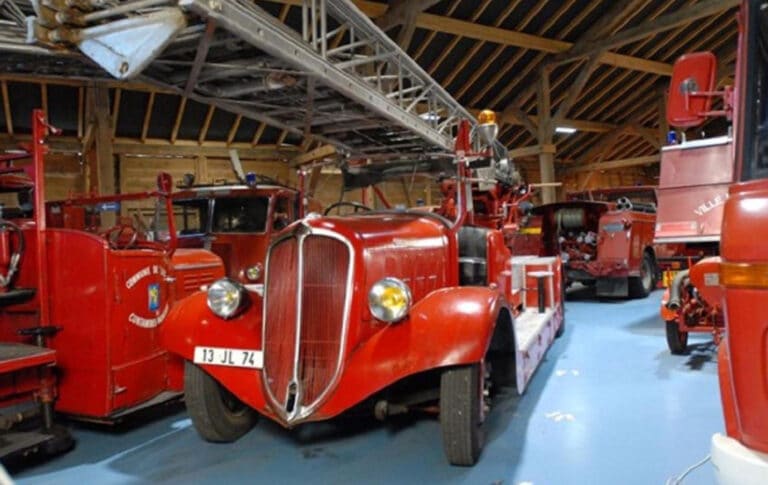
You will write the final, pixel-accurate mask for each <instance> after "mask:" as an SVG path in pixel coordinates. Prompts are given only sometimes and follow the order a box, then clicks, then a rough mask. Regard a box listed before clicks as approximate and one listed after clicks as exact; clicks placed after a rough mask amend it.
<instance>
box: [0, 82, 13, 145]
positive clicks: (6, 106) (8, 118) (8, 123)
mask: <svg viewBox="0 0 768 485" xmlns="http://www.w3.org/2000/svg"><path fill="white" fill-rule="evenodd" d="M0 91H2V95H3V112H4V113H5V131H7V132H8V134H9V135H11V136H13V115H12V114H11V100H10V97H9V96H8V83H7V82H6V81H5V80H3V81H2V82H0Z"/></svg>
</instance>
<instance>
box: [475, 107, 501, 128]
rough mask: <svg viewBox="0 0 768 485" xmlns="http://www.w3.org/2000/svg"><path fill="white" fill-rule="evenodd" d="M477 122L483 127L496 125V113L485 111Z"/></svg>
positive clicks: (478, 116) (478, 117)
mask: <svg viewBox="0 0 768 485" xmlns="http://www.w3.org/2000/svg"><path fill="white" fill-rule="evenodd" d="M477 122H478V123H480V124H481V125H495V124H496V112H495V111H493V110H490V109H484V110H482V111H481V112H480V114H479V115H477Z"/></svg>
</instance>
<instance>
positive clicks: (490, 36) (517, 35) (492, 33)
mask: <svg viewBox="0 0 768 485" xmlns="http://www.w3.org/2000/svg"><path fill="white" fill-rule="evenodd" d="M710 1H711V0H710ZM727 1H728V2H733V1H736V0H727ZM277 3H284V4H290V5H301V0H277ZM353 3H354V4H355V5H356V6H357V7H358V8H359V9H360V10H361V11H363V12H364V13H365V14H366V15H368V16H369V17H374V18H376V17H380V16H381V15H384V14H385V13H386V11H387V8H388V7H387V5H386V4H384V3H378V2H373V1H370V0H353ZM416 27H418V28H421V29H427V30H433V31H437V32H444V33H446V34H453V35H460V36H463V37H468V38H471V39H475V40H482V41H485V42H494V43H496V44H504V45H507V46H515V47H523V48H525V49H534V50H538V51H542V52H548V53H551V54H559V53H561V52H564V51H567V50H569V49H570V48H571V47H572V46H573V43H571V42H566V41H562V40H556V39H550V38H547V37H543V36H539V35H532V34H526V33H525V32H517V31H514V30H507V29H502V28H498V27H491V26H488V25H480V24H476V23H472V22H469V21H466V20H459V19H454V18H451V17H445V16H442V15H435V14H429V13H420V14H418V15H417V16H416ZM600 62H601V63H603V64H609V65H612V66H616V67H622V68H625V69H631V70H635V71H645V72H652V73H654V74H659V75H662V76H669V75H670V74H672V66H671V65H669V64H667V63H664V62H658V61H653V60H650V59H643V58H639V57H632V56H626V55H622V54H616V53H613V52H606V53H604V54H603V55H601V56H600Z"/></svg>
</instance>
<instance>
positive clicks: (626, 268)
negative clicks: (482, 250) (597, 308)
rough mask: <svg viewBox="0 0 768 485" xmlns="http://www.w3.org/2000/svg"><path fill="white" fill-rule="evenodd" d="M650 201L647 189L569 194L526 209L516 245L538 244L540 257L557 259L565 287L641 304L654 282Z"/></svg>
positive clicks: (651, 192) (653, 206) (653, 208)
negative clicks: (577, 284)
mask: <svg viewBox="0 0 768 485" xmlns="http://www.w3.org/2000/svg"><path fill="white" fill-rule="evenodd" d="M655 200H656V198H655V194H654V188H653V187H646V186H637V187H618V188H613V189H601V190H593V191H588V192H581V193H574V194H570V195H569V197H568V200H567V201H565V202H557V203H554V204H545V205H541V206H538V207H535V208H531V209H530V210H529V213H528V214H526V215H525V216H524V217H523V218H522V219H521V224H520V227H519V235H517V236H516V237H515V245H516V247H517V248H523V247H532V246H533V245H535V244H537V243H538V244H539V245H540V247H539V252H540V253H541V254H542V255H559V256H560V257H561V258H562V260H563V265H564V271H565V278H566V283H567V284H571V283H573V282H580V283H582V284H584V285H587V286H595V287H596V294H597V296H599V297H624V298H626V297H631V298H644V297H646V296H648V294H649V293H650V292H651V290H653V289H654V288H655V286H656V282H657V279H658V269H657V265H656V251H655V247H654V245H653V229H654V223H655V220H656V215H655V214H656V204H655Z"/></svg>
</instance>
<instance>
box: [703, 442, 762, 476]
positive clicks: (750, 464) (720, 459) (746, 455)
mask: <svg viewBox="0 0 768 485" xmlns="http://www.w3.org/2000/svg"><path fill="white" fill-rule="evenodd" d="M712 465H713V466H714V467H715V477H717V483H719V484H720V485H764V484H766V483H768V455H767V454H765V453H760V452H758V451H754V450H751V449H749V448H747V447H746V446H744V445H742V444H741V443H739V442H738V441H737V440H735V439H733V438H729V437H728V436H725V435H722V434H720V433H716V434H715V435H713V436H712Z"/></svg>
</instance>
